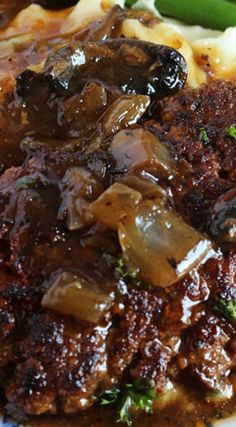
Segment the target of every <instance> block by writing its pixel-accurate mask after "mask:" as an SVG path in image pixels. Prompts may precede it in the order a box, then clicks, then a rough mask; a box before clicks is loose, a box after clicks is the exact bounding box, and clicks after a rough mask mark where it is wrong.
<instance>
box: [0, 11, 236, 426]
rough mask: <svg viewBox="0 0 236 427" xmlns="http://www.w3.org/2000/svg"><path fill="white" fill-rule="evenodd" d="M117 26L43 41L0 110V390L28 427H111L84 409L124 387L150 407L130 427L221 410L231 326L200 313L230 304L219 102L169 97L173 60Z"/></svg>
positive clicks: (230, 110) (227, 199)
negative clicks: (34, 65) (151, 390)
mask: <svg viewBox="0 0 236 427" xmlns="http://www.w3.org/2000/svg"><path fill="white" fill-rule="evenodd" d="M123 19H124V12H123V11H121V9H120V8H119V7H115V8H113V9H112V10H111V12H110V14H109V15H108V16H106V17H105V19H104V21H103V22H95V23H93V24H90V25H89V26H88V27H87V28H85V29H84V30H83V31H82V32H80V33H79V34H77V36H76V37H74V38H73V40H71V41H70V44H69V45H68V46H66V47H65V46H64V41H63V42H61V41H59V42H58V43H59V45H57V47H55V48H54V49H50V50H52V52H51V53H50V55H49V57H48V59H47V61H46V63H45V66H44V70H43V71H41V72H36V71H32V70H29V69H27V70H25V71H23V70H22V72H21V73H20V74H19V75H18V76H17V79H16V83H15V86H14V90H13V91H10V92H9V93H6V94H5V98H4V100H3V103H2V108H1V111H0V114H1V115H0V122H1V139H0V144H1V150H0V162H1V177H0V243H1V252H0V255H1V256H0V261H1V264H0V272H1V274H0V324H1V329H0V340H1V347H0V387H1V390H2V401H3V404H4V405H5V404H7V406H6V410H7V412H8V413H9V414H10V415H11V416H13V417H14V418H16V419H18V420H19V421H20V422H27V420H28V419H29V420H30V422H31V424H33V425H34V426H36V425H39V426H40V427H42V426H45V427H46V426H51V427H53V426H70V425H71V426H74V425H75V424H76V425H79V426H80V427H83V426H86V427H108V426H111V425H115V424H116V420H117V411H118V410H119V408H118V406H119V405H117V404H114V405H110V406H109V407H107V408H102V407H101V406H100V405H99V395H100V394H101V392H103V391H104V390H107V389H111V388H113V387H114V385H115V386H116V387H120V388H122V387H124V384H126V383H130V382H133V381H135V380H137V379H140V378H141V379H143V380H145V381H146V382H147V383H149V382H150V383H152V384H153V385H154V386H155V388H156V390H157V393H158V395H159V399H158V400H157V401H156V402H155V404H154V413H153V414H152V415H148V414H145V413H142V412H139V411H137V412H136V411H134V412H133V413H132V417H133V425H134V427H139V426H140V427H145V426H148V425H149V426H153V427H156V426H161V427H178V426H184V427H190V426H191V427H192V426H193V423H195V424H196V427H202V426H204V423H205V422H210V421H211V420H212V419H213V418H215V417H224V416H226V415H227V414H229V413H231V412H233V411H234V409H235V373H234V372H235V362H236V345H235V337H236V335H235V332H236V331H235V323H234V321H233V320H232V319H231V318H229V316H227V315H225V313H224V312H223V313H222V312H221V311H220V310H216V307H217V305H218V304H219V301H223V303H226V302H228V301H235V299H236V286H235V284H236V255H235V207H234V205H235V182H236V173H235V170H236V148H235V147H236V145H235V140H234V139H233V138H231V137H230V136H229V135H228V134H227V133H226V130H225V129H226V128H228V127H229V126H230V125H232V124H233V123H235V122H236V87H235V84H234V83H232V82H229V81H214V82H212V83H211V84H209V85H206V86H204V87H200V88H199V89H197V90H195V91H194V90H192V89H189V88H187V87H185V88H184V84H185V81H186V77H187V67H186V62H185V60H184V58H183V57H182V56H181V55H180V54H179V53H178V52H176V51H175V50H173V49H170V48H167V47H163V46H158V45H153V44H151V43H148V42H141V41H137V40H131V39H128V40H126V39H122V38H121V34H120V33H119V30H120V25H121V23H122V20H123ZM140 64H141V65H140ZM111 65H112V66H111ZM140 69H141V71H142V73H141V77H140ZM117 70H120V73H119V72H117ZM202 128H204V129H205V131H206V132H207V135H208V142H207V143H206V141H204V140H202V137H201V129H202ZM124 144H129V149H127V151H126V150H125V147H124ZM127 153H128V156H127ZM113 212H114V216H115V215H116V216H115V218H116V220H114V218H113ZM158 216H159V217H158ZM156 217H158V218H160V220H158V224H156V223H155V221H154V220H153V218H156ZM130 224H132V228H131V226H130ZM137 224H138V225H139V227H138V226H137ZM157 225H158V227H157ZM150 226H151V232H149V233H148V230H149V228H150ZM171 229H172V230H174V231H175V233H171V232H169V230H171ZM152 230H154V231H152ZM180 231H181V238H180V237H178V242H176V239H177V237H175V236H179V234H178V233H180ZM145 232H146V234H145ZM154 236H155V238H154ZM174 237H175V240H174ZM145 239H146V240H145ZM127 242H128V244H127ZM130 242H131V243H132V245H131V243H130ZM137 242H138V245H136V244H135V243H137ZM140 242H141V243H140ZM157 242H159V243H157ZM163 242H165V245H164V243H163ZM142 244H143V245H144V246H143V247H144V248H145V250H143V254H144V256H143V257H142V256H141V257H140V256H139V254H138V253H137V248H139V247H141V245H142ZM176 245H177V246H176ZM131 246H132V248H133V252H132V251H131V250H130V247H131ZM157 248H158V250H157ZM175 248H176V249H175ZM145 254H146V258H145ZM147 254H148V256H147ZM191 254H192V255H191ZM168 255H169V256H168ZM122 256H123V258H124V260H125V261H124V262H125V264H124V265H125V266H124V268H125V273H122V271H121V269H120V268H118V267H117V266H118V265H119V264H118V261H119V259H120V258H121V257H122ZM156 257H158V258H156ZM150 262H151V263H156V264H155V265H157V266H158V268H153V269H152V266H150ZM122 268H123V267H122ZM134 268H136V269H137V271H136V273H137V275H136V273H135V274H133V273H132V272H134ZM151 269H152V274H150V270H151ZM165 273H166V274H165ZM167 273H168V274H167ZM64 289H67V290H68V292H67V294H66V298H64V299H63V290H64ZM75 298H77V299H78V304H75ZM86 300H87V303H86ZM70 314H71V315H70Z"/></svg>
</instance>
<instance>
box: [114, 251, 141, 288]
mask: <svg viewBox="0 0 236 427" xmlns="http://www.w3.org/2000/svg"><path fill="white" fill-rule="evenodd" d="M115 271H116V272H117V273H119V275H120V278H121V279H123V280H125V279H132V280H133V281H134V283H135V284H136V285H137V286H139V285H140V283H141V282H140V280H138V270H137V269H132V270H127V268H126V266H125V263H124V260H123V259H122V258H120V259H118V261H117V263H116V265H115Z"/></svg>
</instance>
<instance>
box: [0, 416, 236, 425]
mask: <svg viewBox="0 0 236 427" xmlns="http://www.w3.org/2000/svg"><path fill="white" fill-rule="evenodd" d="M235 426H236V416H233V417H231V418H228V419H225V420H221V421H217V422H216V423H214V425H213V426H212V427H235ZM0 427H22V425H20V424H15V423H14V422H11V421H9V420H6V419H3V418H0ZM209 427H210V426H209Z"/></svg>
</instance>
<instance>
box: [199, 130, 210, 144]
mask: <svg viewBox="0 0 236 427" xmlns="http://www.w3.org/2000/svg"><path fill="white" fill-rule="evenodd" d="M199 139H200V141H201V142H202V143H203V145H205V146H206V145H208V144H209V142H210V139H209V136H208V134H207V131H206V129H205V128H200V129H199Z"/></svg>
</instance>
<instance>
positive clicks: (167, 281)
mask: <svg viewBox="0 0 236 427" xmlns="http://www.w3.org/2000/svg"><path fill="white" fill-rule="evenodd" d="M118 231H119V240H120V244H121V247H122V250H123V253H124V256H125V258H126V260H127V262H128V264H129V267H132V268H133V267H135V268H137V269H138V270H139V271H140V277H142V279H143V280H145V281H146V282H148V283H150V284H152V285H154V286H161V287H167V286H171V285H172V284H174V283H175V282H176V281H178V280H179V279H181V277H183V276H184V275H185V274H186V273H188V272H189V271H190V270H191V269H192V268H193V267H195V266H197V265H198V264H199V263H200V262H201V261H202V259H203V258H204V257H205V256H206V255H207V254H208V252H209V251H210V250H211V242H210V241H209V240H208V239H207V238H206V237H205V236H203V235H202V234H201V233H199V232H198V231H196V230H195V229H193V228H192V227H191V226H189V225H188V224H186V223H185V222H184V221H183V219H181V218H179V217H178V216H177V215H176V214H175V213H173V212H172V211H169V210H167V209H165V208H164V207H162V206H157V205H155V204H153V203H152V202H150V201H148V200H146V201H144V202H142V203H141V204H139V205H138V206H137V207H136V209H135V210H133V211H132V212H130V213H129V215H128V216H127V218H126V219H125V220H124V221H122V223H121V224H119V230H118Z"/></svg>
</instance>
